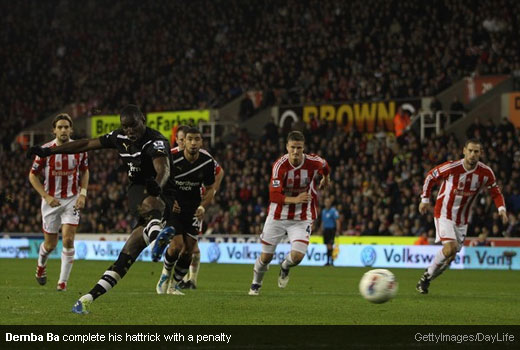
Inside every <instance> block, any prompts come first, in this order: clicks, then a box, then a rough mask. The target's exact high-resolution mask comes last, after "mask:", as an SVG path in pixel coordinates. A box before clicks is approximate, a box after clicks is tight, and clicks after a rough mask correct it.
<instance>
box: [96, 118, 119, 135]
mask: <svg viewBox="0 0 520 350" xmlns="http://www.w3.org/2000/svg"><path fill="white" fill-rule="evenodd" d="M90 122H91V124H90V134H91V135H90V136H91V137H92V138H95V137H99V136H101V135H105V134H108V133H109V132H111V131H112V130H115V129H117V128H119V126H120V125H121V122H120V121H119V116H118V115H94V116H92V117H91V118H90Z"/></svg>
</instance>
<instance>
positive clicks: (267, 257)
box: [260, 253, 273, 264]
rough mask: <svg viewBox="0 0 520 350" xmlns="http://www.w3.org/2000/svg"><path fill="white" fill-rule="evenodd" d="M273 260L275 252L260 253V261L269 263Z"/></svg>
mask: <svg viewBox="0 0 520 350" xmlns="http://www.w3.org/2000/svg"><path fill="white" fill-rule="evenodd" d="M271 260H273V254H269V253H262V254H260V261H262V263H263V264H269V263H270V262H271Z"/></svg>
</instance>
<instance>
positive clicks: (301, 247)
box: [260, 216, 312, 254]
mask: <svg viewBox="0 0 520 350" xmlns="http://www.w3.org/2000/svg"><path fill="white" fill-rule="evenodd" d="M311 231H312V220H275V219H273V217H272V216H268V217H267V220H265V224H264V229H263V231H262V234H261V235H260V239H261V240H262V252H263V253H267V254H273V253H274V251H275V250H276V246H277V245H278V243H280V242H281V241H282V240H283V239H284V237H285V234H287V236H288V237H289V241H290V242H291V250H296V251H298V252H300V253H305V252H306V251H307V246H308V245H309V239H310V236H311Z"/></svg>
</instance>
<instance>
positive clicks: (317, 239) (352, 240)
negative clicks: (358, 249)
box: [311, 236, 417, 245]
mask: <svg viewBox="0 0 520 350" xmlns="http://www.w3.org/2000/svg"><path fill="white" fill-rule="evenodd" d="M416 240H417V237H401V236H337V237H336V240H335V241H334V243H335V244H370V245H373V244H386V245H389V244H396V245H413V244H414V242H415V241H416ZM311 243H318V244H323V237H322V236H311Z"/></svg>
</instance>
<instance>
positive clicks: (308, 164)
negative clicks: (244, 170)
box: [249, 131, 330, 295]
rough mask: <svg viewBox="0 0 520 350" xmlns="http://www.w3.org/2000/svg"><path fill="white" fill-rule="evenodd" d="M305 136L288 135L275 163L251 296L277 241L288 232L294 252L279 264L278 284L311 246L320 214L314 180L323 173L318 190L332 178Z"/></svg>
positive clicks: (293, 132) (256, 287)
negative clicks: (283, 152) (311, 151)
mask: <svg viewBox="0 0 520 350" xmlns="http://www.w3.org/2000/svg"><path fill="white" fill-rule="evenodd" d="M304 146H305V137H304V136H303V134H302V133H301V132H299V131H292V132H290V133H289V135H288V137H287V154H286V155H284V156H282V157H281V158H280V159H278V160H277V161H276V162H275V163H274V164H273V170H272V175H271V180H270V184H269V200H270V203H269V211H268V214H267V219H266V222H265V225H264V229H263V232H262V235H261V236H260V238H261V241H262V254H261V255H260V256H259V257H258V259H257V260H256V261H255V265H254V270H253V271H254V275H253V283H252V285H251V289H250V290H249V295H258V294H259V292H260V287H261V286H262V281H263V278H264V274H265V272H266V271H267V269H268V266H269V263H270V262H271V260H272V258H273V254H274V252H275V250H276V246H277V245H278V243H280V242H281V241H282V239H283V238H284V237H285V235H286V234H287V235H288V236H289V241H290V242H291V252H290V253H289V254H287V256H286V257H285V260H284V261H283V262H282V264H281V265H280V275H279V277H278V287H280V288H285V287H286V286H287V283H288V282H289V269H290V268H291V267H293V266H296V265H298V264H299V263H300V262H301V260H302V259H303V257H304V256H305V253H306V252H307V246H308V245H309V238H310V235H311V230H312V224H313V221H314V220H315V219H316V217H317V214H318V213H317V210H318V193H317V191H316V188H315V183H314V182H315V180H316V179H317V178H318V176H320V175H321V176H322V179H321V182H320V185H319V189H322V188H325V187H326V186H327V185H328V184H329V181H330V177H329V174H330V168H329V165H328V164H327V162H326V161H325V160H324V159H323V158H321V157H319V156H317V155H314V154H305V153H303V150H304Z"/></svg>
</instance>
